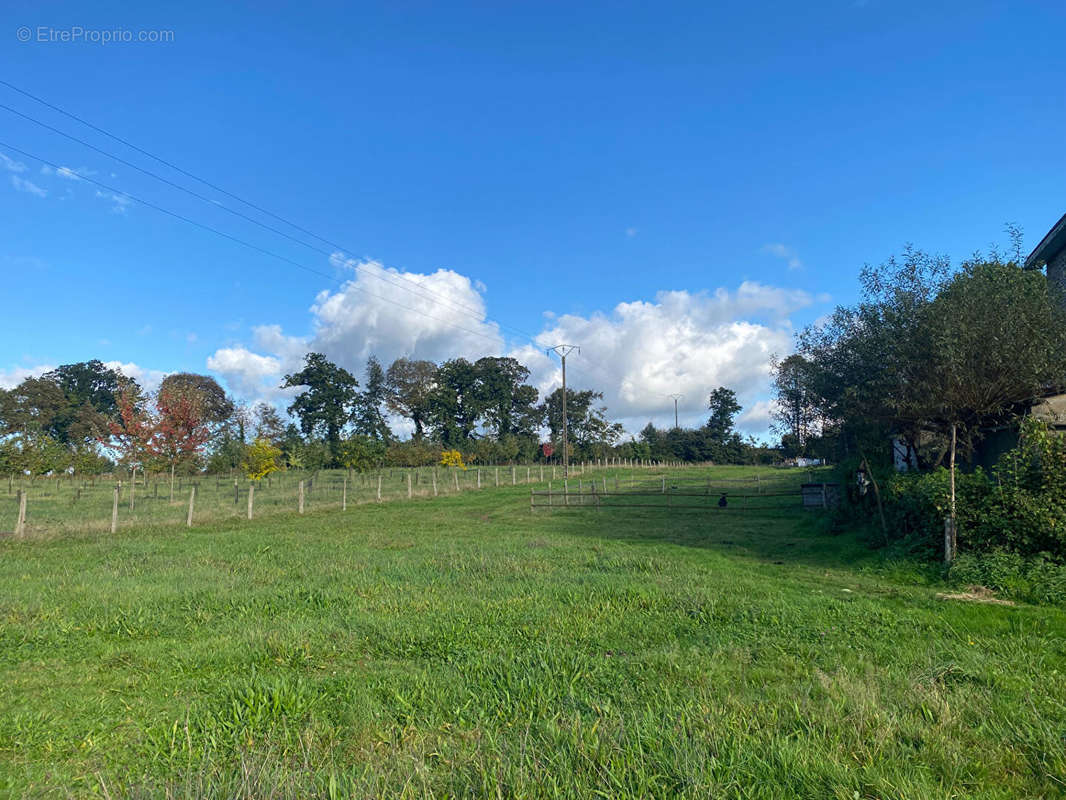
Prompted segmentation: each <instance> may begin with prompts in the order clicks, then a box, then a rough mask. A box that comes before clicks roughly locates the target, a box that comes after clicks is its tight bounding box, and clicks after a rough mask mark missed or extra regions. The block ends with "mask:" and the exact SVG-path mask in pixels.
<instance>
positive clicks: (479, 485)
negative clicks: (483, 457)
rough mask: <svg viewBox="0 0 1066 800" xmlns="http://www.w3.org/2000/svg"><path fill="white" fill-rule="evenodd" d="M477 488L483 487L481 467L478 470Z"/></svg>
mask: <svg viewBox="0 0 1066 800" xmlns="http://www.w3.org/2000/svg"><path fill="white" fill-rule="evenodd" d="M477 488H479V489H480V488H481V467H478V470H477Z"/></svg>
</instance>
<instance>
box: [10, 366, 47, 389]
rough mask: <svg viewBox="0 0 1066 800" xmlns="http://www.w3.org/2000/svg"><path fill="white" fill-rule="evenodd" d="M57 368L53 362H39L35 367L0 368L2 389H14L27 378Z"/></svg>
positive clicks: (37, 376) (36, 376) (35, 376)
mask: <svg viewBox="0 0 1066 800" xmlns="http://www.w3.org/2000/svg"><path fill="white" fill-rule="evenodd" d="M53 369H55V367H54V366H52V365H51V364H38V365H37V366H35V367H12V368H11V369H0V389H13V388H14V387H16V386H18V385H19V384H20V383H22V382H23V381H24V380H26V378H39V377H40V376H41V375H44V373H46V372H50V371H51V370H53Z"/></svg>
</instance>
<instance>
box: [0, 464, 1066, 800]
mask: <svg viewBox="0 0 1066 800" xmlns="http://www.w3.org/2000/svg"><path fill="white" fill-rule="evenodd" d="M750 474H751V470H750V469H741V468H735V469H730V468H716V469H714V470H706V471H704V472H703V473H699V474H698V479H699V480H700V481H702V480H703V478H704V477H706V478H708V479H710V480H711V481H712V483H714V482H715V481H721V482H726V481H729V480H732V479H735V478H739V477H743V476H747V475H750ZM790 474H791V475H793V476H795V473H777V475H778V476H780V480H781V481H783V482H785V481H787V480H792V479H791V478H786V477H784V476H787V475H790ZM696 477H697V473H695V472H694V471H692V470H689V471H686V472H685V473H684V474H677V475H669V476H668V480H669V482H670V484H671V485H674V484H675V483H681V482H683V481H686V480H687V481H694V480H696ZM798 477H803V476H798ZM648 480H649V481H651V480H652V479H650V478H649V479H648ZM608 488H609V489H611V488H613V484H612V485H609V486H608ZM231 489H232V487H231ZM529 491H530V487H528V486H518V487H514V488H511V487H509V486H502V487H500V488H499V489H495V488H494V489H492V490H491V491H482V492H477V491H467V492H463V493H460V494H452V495H449V496H439V497H437V498H432V497H425V498H421V499H418V498H416V499H415V500H412V501H404V502H391V503H382V504H380V505H379V504H376V503H367V504H363V505H358V506H353V507H349V509H348V511H347V512H346V513H340V512H339V510H337V509H329V510H323V511H321V512H319V513H314V512H312V513H309V514H305V515H304V516H302V517H300V516H297V515H296V514H294V513H281V512H280V511H279V512H278V513H276V514H274V515H272V516H265V517H263V518H262V519H257V520H256V521H254V522H252V523H249V522H247V521H245V520H240V519H236V518H234V519H230V520H220V521H218V522H214V523H208V524H204V525H202V526H200V527H194V528H192V529H185V528H183V527H180V526H171V527H163V526H155V527H128V528H124V529H122V530H120V531H119V533H118V534H116V535H114V536H111V535H109V534H106V533H98V532H88V533H83V534H81V535H64V536H52V537H48V538H43V539H38V538H34V537H32V536H31V537H29V538H27V539H26V540H23V541H13V540H11V539H6V540H4V541H3V542H0V581H2V585H3V587H4V588H3V594H2V597H0V793H3V794H6V795H10V796H14V797H21V796H30V797H34V796H42V795H46V796H47V795H54V796H58V797H67V796H75V797H81V796H100V797H113V798H117V797H145V798H147V797H161V796H173V797H294V798H295V797H310V796H320V797H375V796H390V797H393V796H395V797H412V798H414V797H452V796H459V797H582V798H585V797H597V796H598V797H604V798H626V797H628V798H636V797H664V798H665V797H716V798H730V797H735V798H762V797H766V798H769V797H782V798H787V797H811V798H815V797H817V798H842V799H846V800H854V798H908V799H911V798H962V797H982V798H1040V797H1060V796H1064V793H1066V613H1064V612H1063V611H1062V610H1059V609H1054V608H1041V607H1031V606H1024V605H1019V606H1004V605H992V604H980V603H972V602H960V601H956V600H947V599H943V598H941V597H939V596H938V593H939V592H940V591H943V587H942V586H939V585H937V582H936V576H935V574H934V573H933V572H931V571H929V570H926V569H924V568H920V567H917V566H914V565H910V564H907V563H892V562H889V561H886V560H884V559H883V558H882V557H881V556H878V555H877V554H875V553H872V552H871V551H869V550H868V549H867V548H866V547H865V546H864V545H863V544H862V542H861V541H859V539H858V537H857V536H856V535H855V534H854V533H851V532H836V533H833V532H831V531H829V529H828V526H826V525H824V524H823V521H822V520H821V517H820V515H819V514H817V513H812V512H803V511H802V510H800V509H799V508H798V507H797V508H759V507H757V506H753V507H751V508H748V509H746V510H745V509H743V508H741V507H739V506H737V505H731V506H730V507H729V508H728V509H726V510H719V509H717V508H708V509H706V510H702V509H691V510H690V509H681V508H667V507H662V508H624V509H611V508H600V509H596V508H595V507H572V508H569V509H555V510H551V511H548V510H542V511H538V512H536V513H531V512H530V509H529V503H530V493H529Z"/></svg>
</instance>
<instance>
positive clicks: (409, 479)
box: [407, 470, 414, 500]
mask: <svg viewBox="0 0 1066 800" xmlns="http://www.w3.org/2000/svg"><path fill="white" fill-rule="evenodd" d="M413 496H414V495H413V494H412V493H411V470H407V499H408V500H410V499H411V498H412V497H413Z"/></svg>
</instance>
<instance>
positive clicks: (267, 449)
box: [241, 439, 281, 481]
mask: <svg viewBox="0 0 1066 800" xmlns="http://www.w3.org/2000/svg"><path fill="white" fill-rule="evenodd" d="M280 460H281V448H280V447H277V446H275V445H274V444H272V443H271V442H270V441H269V440H268V439H256V440H255V441H254V442H252V443H251V444H250V445H248V447H247V448H246V449H245V451H244V459H243V461H242V462H241V467H242V468H243V469H244V474H245V475H247V476H248V478H249V480H253V481H261V480H262V479H263V478H265V477H266V476H267V475H270V474H271V473H272V472H278V471H279V470H280V469H281V465H280V463H279V462H280Z"/></svg>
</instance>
